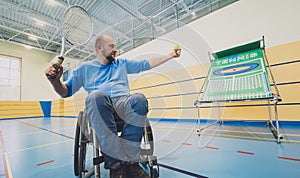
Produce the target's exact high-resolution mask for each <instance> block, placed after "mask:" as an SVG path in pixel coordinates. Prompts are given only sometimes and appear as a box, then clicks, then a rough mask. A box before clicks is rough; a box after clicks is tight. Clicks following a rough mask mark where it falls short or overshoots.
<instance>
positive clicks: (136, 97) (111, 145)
mask: <svg viewBox="0 0 300 178" xmlns="http://www.w3.org/2000/svg"><path fill="white" fill-rule="evenodd" d="M95 50H96V57H97V59H95V60H92V61H88V62H85V63H82V64H81V65H80V66H79V67H78V68H77V69H75V70H74V71H73V74H72V76H71V77H70V78H69V79H68V81H66V82H65V83H61V81H60V77H61V75H62V72H63V69H62V67H61V66H57V65H56V64H53V65H52V66H50V67H49V68H47V69H46V71H45V75H46V76H47V77H48V80H49V81H50V83H51V84H52V86H53V87H54V89H55V91H56V92H57V93H58V94H59V95H60V96H61V97H69V96H72V95H73V94H74V93H76V92H77V91H78V90H79V89H80V88H81V87H83V88H84V89H85V90H86V91H87V92H88V96H87V98H86V112H87V114H88V116H89V118H90V121H91V124H92V127H93V128H94V130H95V132H96V135H97V138H98V140H99V144H100V148H101V152H102V154H103V156H104V159H105V164H104V167H105V168H106V169H110V177H118V178H124V177H130V178H135V177H140V178H144V177H149V176H148V175H147V173H146V172H145V171H144V170H143V169H142V168H141V167H140V166H139V165H138V160H139V156H140V142H141V139H142V135H143V132H144V129H143V128H144V126H145V121H146V118H147V113H148V103H147V99H146V98H145V96H144V95H143V94H139V93H138V94H130V93H129V92H130V90H129V84H128V79H127V74H131V73H138V72H142V71H145V70H149V69H151V68H154V67H156V66H158V65H161V64H163V63H164V62H166V61H168V60H170V59H172V58H177V57H179V56H180V54H181V49H176V50H173V51H172V52H171V53H169V54H168V55H165V56H161V57H157V58H151V59H148V60H141V61H133V60H128V59H116V52H117V49H116V45H115V42H114V40H113V39H112V38H111V37H110V36H106V35H100V36H98V37H97V39H96V42H95ZM116 116H118V117H119V118H121V119H122V120H123V121H124V126H123V128H122V135H121V136H120V137H119V136H118V135H117V127H116V122H115V118H116Z"/></svg>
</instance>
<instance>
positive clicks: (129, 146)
mask: <svg viewBox="0 0 300 178" xmlns="http://www.w3.org/2000/svg"><path fill="white" fill-rule="evenodd" d="M112 100H113V103H114V107H115V110H116V112H117V114H118V116H120V117H121V118H122V119H123V120H124V121H125V124H124V127H123V130H122V135H121V142H122V146H123V150H124V152H125V154H126V157H127V161H138V160H139V158H140V149H141V148H140V143H141V139H142V136H143V133H144V126H145V122H146V119H147V113H148V102H147V99H146V97H145V96H144V95H143V94H140V93H136V94H132V95H130V96H122V97H117V98H113V99H112Z"/></svg>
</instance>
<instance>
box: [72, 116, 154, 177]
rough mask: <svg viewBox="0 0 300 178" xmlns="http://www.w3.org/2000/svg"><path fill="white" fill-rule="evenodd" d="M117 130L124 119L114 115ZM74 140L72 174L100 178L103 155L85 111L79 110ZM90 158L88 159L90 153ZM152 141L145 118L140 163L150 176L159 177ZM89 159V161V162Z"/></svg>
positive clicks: (148, 124)
mask: <svg viewBox="0 0 300 178" xmlns="http://www.w3.org/2000/svg"><path fill="white" fill-rule="evenodd" d="M115 121H116V126H117V131H118V132H119V133H120V132H121V131H122V129H123V126H124V121H123V120H122V119H121V118H119V117H117V116H116V119H115ZM75 129H76V130H75V142H74V174H75V176H78V177H80V178H87V177H91V176H92V175H94V177H95V178H100V164H101V163H103V162H104V161H105V160H104V157H103V156H102V155H100V148H99V144H98V140H97V136H96V134H95V132H94V130H93V128H92V127H91V123H90V120H89V118H88V116H87V114H86V112H85V111H80V112H79V115H78V119H77V124H76V128H75ZM91 152H92V154H93V156H92V159H91V158H90V159H88V156H90V154H91ZM153 152H154V143H153V134H152V128H151V125H150V122H149V120H148V119H147V120H146V126H145V127H144V134H143V138H142V142H141V156H140V162H139V163H140V165H141V166H142V167H143V168H144V169H145V170H146V171H147V172H148V174H149V176H150V177H151V178H157V177H159V165H158V162H157V157H156V156H154V155H153ZM89 161H90V162H91V163H90V164H89Z"/></svg>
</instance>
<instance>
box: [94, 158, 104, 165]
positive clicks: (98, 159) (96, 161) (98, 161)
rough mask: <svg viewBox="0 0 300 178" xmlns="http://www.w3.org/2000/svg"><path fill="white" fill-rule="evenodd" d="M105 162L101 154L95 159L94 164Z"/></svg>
mask: <svg viewBox="0 0 300 178" xmlns="http://www.w3.org/2000/svg"><path fill="white" fill-rule="evenodd" d="M103 162H104V157H103V156H100V157H97V158H94V159H93V164H94V165H98V164H101V163H103Z"/></svg>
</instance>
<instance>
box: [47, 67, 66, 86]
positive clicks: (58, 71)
mask: <svg viewBox="0 0 300 178" xmlns="http://www.w3.org/2000/svg"><path fill="white" fill-rule="evenodd" d="M62 73H63V67H62V66H58V65H57V64H56V63H54V64H52V65H51V66H50V67H49V68H47V69H46V70H45V75H46V76H47V78H48V80H49V81H50V82H52V81H54V80H59V79H60V77H61V76H62Z"/></svg>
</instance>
